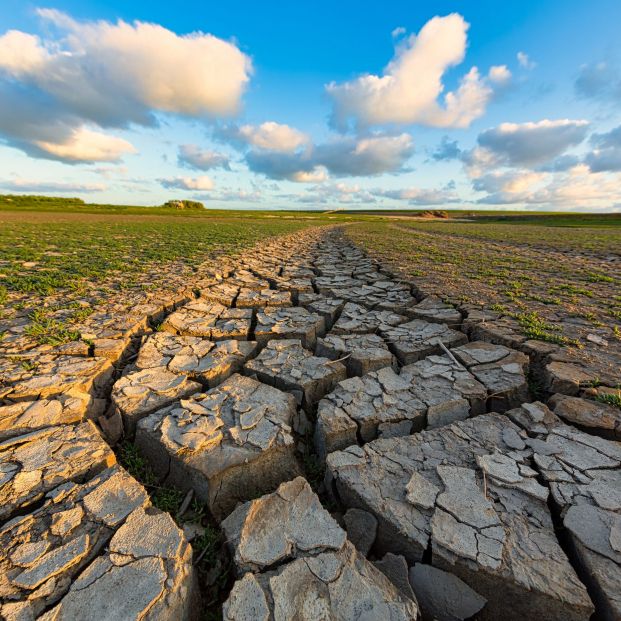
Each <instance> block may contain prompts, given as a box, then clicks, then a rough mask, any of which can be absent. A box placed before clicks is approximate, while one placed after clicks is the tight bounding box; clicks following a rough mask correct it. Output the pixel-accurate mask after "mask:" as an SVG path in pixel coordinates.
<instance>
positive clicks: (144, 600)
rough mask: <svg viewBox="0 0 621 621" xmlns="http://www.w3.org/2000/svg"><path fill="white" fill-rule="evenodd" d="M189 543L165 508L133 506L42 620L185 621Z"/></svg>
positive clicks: (190, 598) (190, 610) (190, 576)
mask: <svg viewBox="0 0 621 621" xmlns="http://www.w3.org/2000/svg"><path fill="white" fill-rule="evenodd" d="M195 588H196V587H195V576H194V567H193V566H192V548H191V547H190V544H189V543H188V542H187V540H186V539H185V537H184V535H183V531H181V530H180V529H179V528H178V527H177V526H176V525H175V523H174V521H173V519H172V518H171V517H170V515H168V514H167V513H163V512H161V511H158V510H157V509H154V508H152V507H148V508H146V509H143V508H142V507H138V508H137V509H135V510H134V511H133V512H132V513H131V514H130V515H129V516H128V517H127V519H126V520H125V523H124V524H123V525H122V526H121V527H120V528H119V529H118V530H117V531H116V533H115V534H114V536H113V537H112V539H111V540H110V543H109V544H108V546H107V550H106V553H105V554H103V555H102V556H99V557H97V558H96V559H95V560H94V561H93V562H92V563H91V564H90V565H89V566H88V567H87V568H86V570H85V571H83V572H82V573H81V574H80V576H79V577H78V579H77V580H75V582H73V584H71V587H70V589H69V591H68V592H67V594H66V595H65V596H64V597H63V598H62V599H61V600H60V602H59V603H58V604H57V605H56V606H55V607H54V608H52V609H51V610H49V611H48V612H46V613H45V614H44V615H42V616H41V617H40V619H41V620H42V621H60V620H65V619H66V620H67V621H68V620H70V619H86V618H88V619H106V620H110V621H113V620H114V619H124V620H125V619H127V620H128V621H138V620H140V621H147V620H149V621H160V620H164V621H177V620H181V621H189V620H190V619H191V618H193V615H194V613H195V602H196V600H195V597H196V595H195V593H194V590H195Z"/></svg>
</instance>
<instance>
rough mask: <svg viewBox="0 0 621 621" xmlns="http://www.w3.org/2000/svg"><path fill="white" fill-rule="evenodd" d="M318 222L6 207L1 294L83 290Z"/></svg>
mask: <svg viewBox="0 0 621 621" xmlns="http://www.w3.org/2000/svg"><path fill="white" fill-rule="evenodd" d="M310 224H312V221H308V220H303V219H297V218H296V219H275V218H272V219H266V218H262V217H254V216H253V215H252V214H244V215H243V216H241V215H239V214H237V215H229V216H211V217H209V218H206V217H203V218H188V217H185V216H178V215H175V214H170V213H168V214H162V215H153V214H149V215H142V216H140V215H133V214H124V215H123V216H122V217H119V215H118V214H116V213H107V212H106V210H102V211H100V212H99V213H97V214H88V213H84V214H82V213H75V212H56V211H48V210H46V211H41V212H19V213H17V214H16V213H15V212H8V211H6V212H0V234H1V235H0V236H1V238H2V242H1V246H0V300H2V299H3V298H6V296H7V294H8V292H11V291H14V292H21V293H37V294H40V295H49V294H51V293H53V292H55V291H58V290H59V289H63V288H70V289H74V290H75V289H78V288H79V287H80V286H82V285H83V284H84V282H85V281H90V280H94V279H97V280H100V279H103V278H105V277H106V276H108V275H110V274H111V273H113V272H119V271H122V272H123V274H124V276H125V277H126V280H127V283H128V284H130V283H131V279H132V275H134V274H138V273H140V272H141V271H143V270H144V269H145V268H147V267H149V266H153V265H161V267H162V269H165V266H166V264H167V263H168V262H170V261H173V260H177V259H183V260H184V261H185V262H186V263H188V264H189V265H192V264H194V263H198V262H200V261H202V260H204V259H205V257H206V256H207V254H208V253H216V252H221V251H226V252H233V251H236V250H239V249H241V248H243V247H245V246H248V245H250V244H253V243H255V242H256V241H258V240H260V239H264V238H266V237H270V236H273V235H280V234H283V233H288V232H291V231H294V230H297V229H299V228H302V227H305V226H308V225H310Z"/></svg>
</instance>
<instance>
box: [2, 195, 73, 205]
mask: <svg viewBox="0 0 621 621" xmlns="http://www.w3.org/2000/svg"><path fill="white" fill-rule="evenodd" d="M2 203H5V204H6V203H8V204H10V205H23V204H26V203H27V204H30V203H39V204H42V205H47V204H54V205H55V204H58V203H62V204H64V205H84V204H85V203H84V201H83V200H82V199H81V198H61V197H58V196H37V195H28V194H0V204H2Z"/></svg>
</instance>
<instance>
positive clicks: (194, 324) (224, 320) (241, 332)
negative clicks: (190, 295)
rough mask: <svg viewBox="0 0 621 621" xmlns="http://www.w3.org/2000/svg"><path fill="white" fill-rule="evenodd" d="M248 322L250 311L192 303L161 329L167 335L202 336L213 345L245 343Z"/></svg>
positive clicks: (180, 310) (197, 302) (170, 316)
mask: <svg viewBox="0 0 621 621" xmlns="http://www.w3.org/2000/svg"><path fill="white" fill-rule="evenodd" d="M251 321H252V309H251V308H227V307H226V306H223V305H222V304H218V303H217V302H216V303H210V302H203V301H201V300H196V301H194V302H190V303H189V304H186V305H185V306H183V307H182V308H180V309H179V310H177V311H175V312H174V313H172V315H169V316H168V317H167V318H166V319H165V320H164V322H163V323H162V325H161V329H162V330H163V331H164V332H170V333H171V334H179V335H181V336H202V337H204V338H209V339H211V340H213V341H222V340H225V339H237V340H241V341H246V340H248V334H249V332H250V323H251Z"/></svg>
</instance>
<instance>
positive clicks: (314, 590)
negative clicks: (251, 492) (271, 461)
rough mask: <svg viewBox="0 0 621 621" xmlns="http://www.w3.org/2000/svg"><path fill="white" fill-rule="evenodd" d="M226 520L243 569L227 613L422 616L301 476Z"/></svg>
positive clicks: (229, 615)
mask: <svg viewBox="0 0 621 621" xmlns="http://www.w3.org/2000/svg"><path fill="white" fill-rule="evenodd" d="M222 526H223V529H224V531H225V534H226V538H227V541H229V545H230V547H231V549H232V553H233V556H234V561H235V565H236V568H237V572H238V575H239V579H238V580H237V582H236V583H235V584H234V586H233V589H232V590H231V594H230V596H229V598H228V600H227V601H226V602H225V604H224V607H223V613H224V618H225V619H228V620H231V621H232V620H237V619H242V618H244V619H246V618H247V619H264V620H267V619H271V618H274V619H300V620H308V621H311V620H312V621H314V620H315V619H319V618H321V619H360V618H368V619H390V620H391V621H398V620H399V621H400V620H403V621H406V620H409V619H416V618H417V617H418V606H417V604H416V602H415V601H413V600H411V599H409V598H407V597H405V596H404V595H402V594H401V593H400V592H399V591H398V590H397V588H396V587H395V586H394V585H393V584H392V583H391V582H390V581H389V580H388V579H387V578H386V577H385V576H384V574H382V573H381V572H380V571H379V570H378V569H377V568H375V567H374V566H373V564H372V563H370V562H369V561H367V560H366V559H365V558H364V557H363V556H362V555H361V554H359V553H358V552H356V549H355V548H354V546H353V545H352V544H351V543H350V542H349V541H347V538H346V533H345V532H344V531H343V529H342V528H341V527H340V526H339V525H338V524H337V522H336V521H335V520H334V519H333V518H332V517H331V516H330V514H329V513H328V512H327V511H326V510H325V509H324V508H323V507H322V506H321V503H320V502H319V499H318V498H317V496H316V495H315V494H314V493H313V491H312V490H311V488H310V486H309V485H308V483H307V482H306V481H305V480H304V479H303V478H301V477H299V478H297V479H295V480H293V481H291V482H289V483H283V484H282V485H281V486H280V487H279V488H278V490H277V491H276V492H274V493H273V494H269V495H267V496H263V497H262V498H259V499H258V500H254V501H251V502H248V503H246V504H244V505H242V506H240V507H238V508H237V509H236V510H235V511H234V512H233V513H232V514H231V515H230V516H229V517H228V518H227V519H226V520H225V521H224V522H223V524H222Z"/></svg>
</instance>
